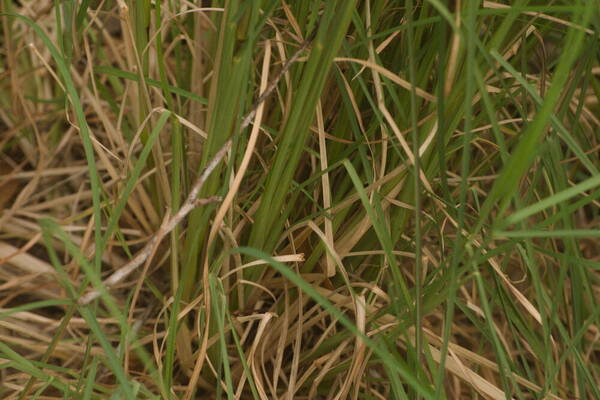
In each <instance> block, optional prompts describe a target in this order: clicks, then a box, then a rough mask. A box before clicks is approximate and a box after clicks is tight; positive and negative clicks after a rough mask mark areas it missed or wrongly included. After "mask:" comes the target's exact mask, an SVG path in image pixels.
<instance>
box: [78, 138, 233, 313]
mask: <svg viewBox="0 0 600 400" xmlns="http://www.w3.org/2000/svg"><path fill="white" fill-rule="evenodd" d="M230 146H231V140H228V141H227V142H226V143H225V145H223V147H221V149H220V150H219V151H218V152H217V154H216V155H215V156H214V157H213V159H212V160H210V162H209V163H208V165H207V166H206V168H204V171H202V174H200V176H199V177H198V179H197V180H196V183H195V184H194V186H193V187H192V190H191V191H190V193H189V194H188V197H187V199H185V202H184V203H183V205H182V206H181V208H180V209H179V211H177V213H176V214H175V215H173V216H172V217H171V218H169V219H167V220H166V221H165V222H164V223H163V224H162V225H161V227H160V228H159V229H158V231H157V232H156V233H155V234H154V236H152V238H151V239H150V240H149V241H148V243H146V245H145V246H144V248H143V249H142V250H140V252H139V253H138V254H137V255H136V256H135V257H134V258H133V259H132V260H131V261H129V262H128V263H127V264H125V265H124V266H122V267H121V268H119V269H118V270H117V271H115V272H114V273H113V274H112V275H111V276H110V277H108V278H107V279H106V280H105V281H104V282H103V286H104V288H103V289H94V290H92V291H90V292H88V293H87V294H85V295H84V296H82V297H81V298H80V299H79V304H88V303H90V302H92V301H94V300H95V299H97V298H98V297H99V296H100V295H101V294H102V290H104V289H106V288H109V287H111V286H114V285H116V284H117V283H119V282H121V281H122V280H123V279H125V278H126V277H127V276H128V275H129V274H130V273H132V272H133V271H135V269H136V268H138V267H139V266H140V265H142V263H143V262H144V261H146V259H147V258H148V257H149V256H150V254H152V249H153V248H154V246H155V245H158V243H160V242H161V240H162V239H163V238H164V237H165V236H166V235H167V234H168V233H169V232H171V231H172V230H173V228H175V226H177V224H179V223H180V222H181V221H182V220H183V219H184V218H185V217H186V216H187V215H188V214H189V213H190V212H191V211H192V210H193V209H194V208H195V207H197V206H198V205H203V204H208V203H213V202H215V201H219V200H220V198H219V197H218V196H213V197H209V198H206V199H198V195H199V194H200V190H201V189H202V186H203V185H204V183H205V182H206V180H207V179H208V177H209V176H210V174H211V173H212V172H213V171H214V170H215V168H216V167H217V165H219V163H220V162H221V160H222V159H223V157H225V154H226V153H227V151H228V150H229V147H230Z"/></svg>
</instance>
